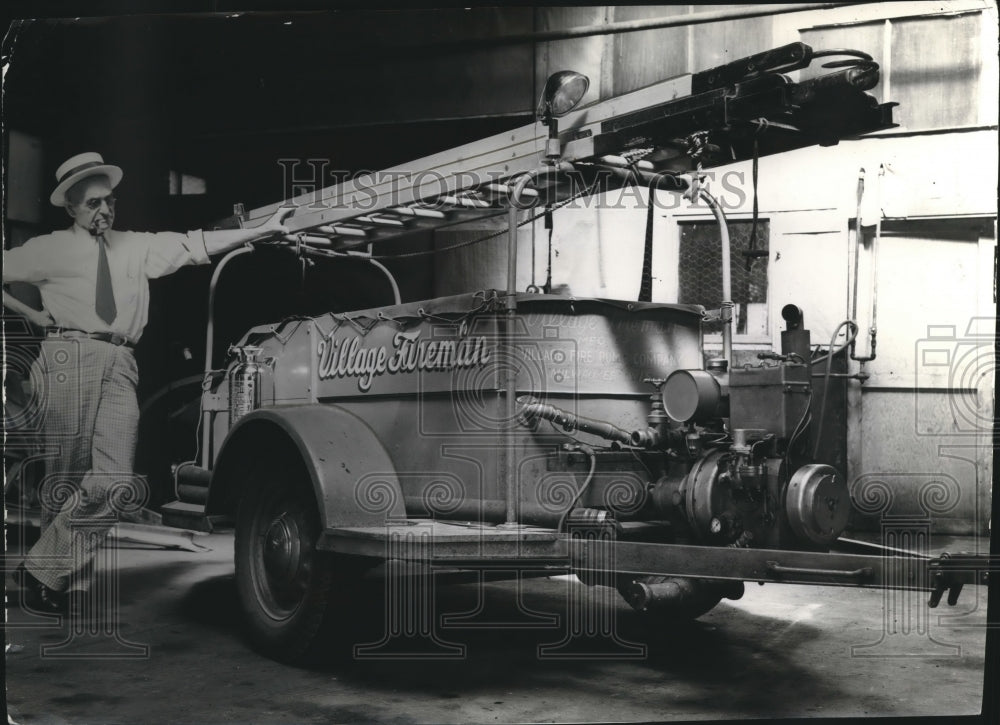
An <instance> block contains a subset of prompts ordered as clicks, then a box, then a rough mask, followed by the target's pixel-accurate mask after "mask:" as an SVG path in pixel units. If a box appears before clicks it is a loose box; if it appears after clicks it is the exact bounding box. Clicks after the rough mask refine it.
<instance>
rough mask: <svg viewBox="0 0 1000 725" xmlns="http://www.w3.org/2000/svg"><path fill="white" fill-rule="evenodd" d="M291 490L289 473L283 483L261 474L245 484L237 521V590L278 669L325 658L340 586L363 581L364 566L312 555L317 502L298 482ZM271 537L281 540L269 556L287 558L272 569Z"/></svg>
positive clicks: (256, 640) (255, 637) (252, 632)
mask: <svg viewBox="0 0 1000 725" xmlns="http://www.w3.org/2000/svg"><path fill="white" fill-rule="evenodd" d="M282 478H285V481H282ZM290 483H291V485H288V482H287V472H286V475H285V477H280V476H271V475H267V474H266V473H265V472H261V473H260V474H259V475H257V476H255V477H254V479H253V480H251V481H248V486H247V488H246V493H245V495H244V496H243V497H242V498H241V500H240V503H239V507H238V510H237V515H236V541H235V547H234V548H235V562H236V586H237V591H238V594H239V600H240V605H241V608H242V610H243V615H244V619H245V621H246V624H247V628H248V634H249V636H250V640H251V642H252V643H253V645H254V647H255V648H257V649H258V650H259V651H260V652H262V653H263V654H265V655H267V656H268V657H271V658H273V659H276V660H279V661H281V662H286V663H289V664H306V663H310V662H314V661H316V660H317V659H319V658H320V655H321V654H322V653H321V650H320V647H319V645H320V644H322V643H323V641H324V640H325V639H326V635H327V634H328V633H329V632H330V631H331V629H332V627H333V625H334V619H335V617H336V612H337V610H338V608H339V607H338V600H341V601H342V600H343V597H344V596H346V591H345V589H346V587H345V586H344V585H345V584H351V583H353V582H354V581H356V579H357V578H360V576H361V575H363V573H364V569H365V568H366V567H364V566H362V565H361V564H360V563H359V562H357V561H355V560H352V559H350V558H349V557H338V556H335V555H332V554H329V553H327V552H321V551H317V550H316V542H317V540H318V538H319V534H320V522H319V514H318V512H317V509H316V502H315V498H314V496H313V493H312V491H311V490H310V489H309V487H308V486H307V485H304V484H303V483H302V478H301V477H299V480H297V481H295V480H293V481H292V482H290ZM269 534H270V535H271V540H272V541H274V540H280V542H279V545H278V546H277V547H272V550H274V549H275V548H276V549H282V548H283V549H284V550H285V552H286V554H287V555H286V556H285V557H284V560H283V561H282V557H281V556H280V555H279V556H277V557H275V556H273V555H272V556H271V558H270V561H271V562H272V565H271V566H270V568H269V567H268V564H267V563H266V562H267V561H268V558H267V557H266V546H267V541H268V536H269ZM289 552H290V553H289ZM275 559H277V560H278V561H279V565H278V566H277V568H278V569H279V571H278V572H277V573H275V568H276V566H275V565H274V563H273V562H274V561H275ZM280 564H284V565H285V566H284V568H283V570H282V567H281V566H280Z"/></svg>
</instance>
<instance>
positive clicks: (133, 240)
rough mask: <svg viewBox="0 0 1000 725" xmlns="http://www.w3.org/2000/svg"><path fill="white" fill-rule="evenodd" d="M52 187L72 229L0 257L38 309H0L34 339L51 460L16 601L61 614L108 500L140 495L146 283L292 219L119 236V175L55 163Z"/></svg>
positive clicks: (93, 162)
mask: <svg viewBox="0 0 1000 725" xmlns="http://www.w3.org/2000/svg"><path fill="white" fill-rule="evenodd" d="M56 179H57V182H58V183H57V186H56V188H55V190H54V191H53V192H52V195H51V196H50V197H49V201H50V202H51V203H52V204H54V205H55V206H61V207H65V209H66V211H67V213H68V214H69V216H70V218H71V219H72V220H73V223H72V225H71V226H70V227H69V228H68V229H63V230H60V231H57V232H53V233H52V234H46V235H43V236H39V237H35V238H33V239H30V240H29V241H28V242H26V243H25V244H24V245H22V246H20V247H17V248H15V249H12V250H10V251H7V252H5V253H4V260H3V261H4V264H3V282H4V283H5V284H6V283H8V282H29V283H32V284H34V285H36V286H37V287H38V289H39V292H40V293H41V299H42V303H43V307H44V309H43V310H41V311H39V310H34V309H32V308H30V307H28V306H27V305H24V304H22V303H20V302H19V301H18V300H16V299H15V298H13V297H11V296H10V295H8V294H7V292H6V291H5V292H4V294H3V298H4V305H5V306H7V307H10V308H11V309H13V310H14V311H16V312H20V313H22V314H24V315H25V316H27V317H28V318H29V319H30V320H31V321H32V322H35V323H36V324H39V325H40V326H41V327H43V328H44V330H45V337H44V339H43V341H42V349H41V353H40V355H39V359H38V361H37V363H36V372H37V373H38V374H37V375H33V376H32V377H33V378H34V379H36V380H40V381H42V385H41V386H40V387H41V388H42V389H41V390H38V391H35V395H36V400H39V401H40V402H39V405H41V406H44V421H45V422H44V426H43V434H44V438H43V441H44V443H45V444H46V445H49V446H53V447H54V449H58V452H57V453H56V454H55V455H54V457H53V458H50V459H49V460H50V461H51V462H52V465H50V466H49V471H48V473H47V475H46V478H45V482H44V483H43V485H42V487H41V491H40V494H41V496H40V497H41V499H42V534H41V538H40V539H39V540H38V542H37V543H36V544H35V545H34V546H33V547H32V548H31V550H30V551H29V552H28V553H27V555H26V557H25V561H24V563H23V564H22V565H21V566H20V567H19V568H18V574H19V576H20V580H21V581H20V583H21V585H22V588H23V591H24V601H25V603H26V604H27V605H28V606H29V607H30V608H32V609H35V610H38V611H42V612H49V613H56V612H62V611H65V610H66V609H67V607H68V604H69V597H68V596H67V593H68V592H70V591H71V590H72V591H86V590H87V589H88V587H89V584H90V577H91V570H92V562H93V559H94V555H95V553H96V551H97V549H98V548H99V547H100V546H101V545H102V543H103V540H104V537H105V535H106V534H107V532H108V530H109V529H110V523H109V522H111V521H113V520H114V515H115V510H116V509H115V506H116V501H115V497H116V496H118V497H119V498H121V499H125V500H128V499H130V498H135V497H136V496H141V493H140V492H139V490H138V489H137V488H136V485H137V484H136V481H135V478H134V476H133V471H132V464H133V459H134V456H135V443H136V433H137V430H138V422H139V408H138V405H137V402H136V386H137V383H138V371H137V369H136V362H135V357H134V356H133V353H132V349H133V347H134V346H135V344H136V343H137V342H138V341H139V338H140V337H141V336H142V331H143V328H144V327H145V326H146V322H147V319H148V312H149V280H150V279H154V278H157V277H162V276H164V275H168V274H170V273H172V272H175V271H176V270H177V269H179V268H180V267H183V266H185V265H188V264H207V263H208V262H209V256H210V255H213V254H217V253H220V252H225V251H228V250H230V249H232V248H235V247H238V246H239V245H241V244H245V243H247V242H252V241H255V240H259V239H264V238H266V237H270V236H273V235H276V234H283V233H287V231H288V230H287V228H286V227H285V226H284V224H283V221H284V219H285V217H286V216H287V215H288V214H289V213H290V212H291V209H288V208H285V209H280V210H279V211H278V212H276V213H275V214H274V216H272V217H271V218H270V219H268V220H267V221H266V222H264V223H263V224H261V225H260V226H257V227H254V228H251V229H227V230H219V231H193V232H188V233H187V234H177V233H157V234H151V233H140V232H124V231H117V230H114V229H113V228H112V226H113V223H114V218H115V197H114V195H113V193H112V191H113V189H114V188H115V187H116V186H117V185H118V183H119V182H120V181H121V179H122V170H121V169H120V168H119V167H117V166H113V165H111V164H106V163H104V159H103V158H102V157H101V155H100V154H97V153H83V154H78V155H77V156H74V157H73V158H71V159H69V160H68V161H66V162H65V163H64V164H62V165H61V166H60V167H59V168H58V169H57V170H56ZM129 487H131V490H129ZM119 504H120V502H119ZM81 534H82V535H81Z"/></svg>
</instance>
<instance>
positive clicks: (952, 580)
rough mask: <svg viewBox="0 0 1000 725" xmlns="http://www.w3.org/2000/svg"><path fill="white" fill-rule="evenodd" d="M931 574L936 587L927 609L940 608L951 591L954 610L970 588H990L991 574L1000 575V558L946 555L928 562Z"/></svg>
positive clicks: (966, 554)
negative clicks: (963, 593)
mask: <svg viewBox="0 0 1000 725" xmlns="http://www.w3.org/2000/svg"><path fill="white" fill-rule="evenodd" d="M927 571H928V573H929V574H930V579H931V583H932V584H933V586H934V589H933V590H932V591H931V595H930V598H929V599H928V600H927V606H928V607H930V608H932V609H933V608H934V607H936V606H937V605H938V604H940V603H941V597H942V596H944V593H945V592H946V591H947V592H948V605H949V606H952V607H953V606H955V604H956V603H957V602H958V597H959V595H960V594H961V593H962V587H964V586H965V585H966V584H983V585H986V584H988V583H989V577H990V572H991V571H997V572H1000V558H998V557H991V556H989V555H988V554H970V553H964V552H963V553H959V554H948V553H944V554H941V556H939V557H938V558H937V559H931V560H930V561H928V562H927Z"/></svg>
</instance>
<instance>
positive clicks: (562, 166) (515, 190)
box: [510, 161, 575, 209]
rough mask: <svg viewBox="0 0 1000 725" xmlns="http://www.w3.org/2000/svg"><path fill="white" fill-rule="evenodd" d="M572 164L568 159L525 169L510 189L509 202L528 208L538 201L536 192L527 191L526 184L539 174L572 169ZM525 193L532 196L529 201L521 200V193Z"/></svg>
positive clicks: (543, 174)
mask: <svg viewBox="0 0 1000 725" xmlns="http://www.w3.org/2000/svg"><path fill="white" fill-rule="evenodd" d="M574 168H575V167H574V166H573V164H571V163H569V162H568V161H557V162H556V163H554V164H546V165H545V166H539V167H538V168H536V169H532V170H531V171H526V172H524V173H523V174H521V175H520V176H519V177H518V179H517V181H516V182H515V183H514V186H513V187H512V188H511V190H510V204H511V206H514V207H517V208H519V209H530V208H531V207H533V206H535V204H537V203H538V192H537V191H536V192H535V193H534V194H529V193H527V186H528V184H529V183H531V182H533V181H535V180H536V179H537V178H538V177H539V176H546V175H548V174H557V173H559V172H562V171H573V170H574ZM522 194H526V195H528V196H531V197H533V199H532V200H531V201H530V202H527V203H526V202H523V201H522V200H521V195H522Z"/></svg>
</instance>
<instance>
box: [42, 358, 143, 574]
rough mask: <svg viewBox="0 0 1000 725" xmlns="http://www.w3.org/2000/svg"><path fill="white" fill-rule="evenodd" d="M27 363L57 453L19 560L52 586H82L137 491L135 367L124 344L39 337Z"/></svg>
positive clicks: (48, 443)
mask: <svg viewBox="0 0 1000 725" xmlns="http://www.w3.org/2000/svg"><path fill="white" fill-rule="evenodd" d="M35 365H36V370H35V371H34V373H35V374H34V375H33V376H32V377H33V379H34V380H36V381H39V382H40V383H41V385H42V390H40V391H39V394H40V396H41V399H40V400H39V404H40V405H41V406H43V407H44V411H45V413H44V424H43V443H44V445H45V447H46V448H48V449H50V450H58V454H57V456H56V457H55V459H54V462H53V464H52V465H50V466H49V467H48V469H47V472H46V475H45V478H44V480H43V481H42V483H41V486H40V488H39V499H40V501H41V505H42V535H41V538H40V539H39V540H38V542H37V543H36V544H35V545H34V546H33V547H32V548H31V550H30V551H29V552H28V555H27V557H26V558H25V566H26V567H27V569H28V570H29V571H30V572H31V573H32V574H33V575H34V576H35V577H37V578H38V579H39V581H41V582H42V583H43V584H45V585H46V586H48V587H50V588H52V589H55V590H57V591H66V590H67V589H70V588H72V589H87V588H88V587H89V580H90V576H91V573H92V572H91V570H92V563H93V560H94V556H95V554H96V552H97V550H98V549H99V548H100V547H101V545H102V544H103V543H104V539H105V538H106V536H107V533H108V531H109V530H110V528H111V526H112V525H113V524H114V523H115V520H116V514H117V513H118V512H120V511H121V510H122V508H121V507H122V506H123V505H125V506H128V505H131V504H132V503H134V502H135V501H136V500H137V499H141V498H143V496H142V491H143V490H144V482H143V481H142V480H141V479H139V478H137V477H136V476H135V475H134V473H133V469H132V466H133V462H134V459H135V443H136V435H137V432H138V426H139V406H138V403H137V402H136V386H137V384H138V381H139V374H138V368H137V367H136V363H135V357H134V356H133V354H132V351H131V350H130V349H128V348H126V347H123V346H118V345H111V344H109V343H106V342H101V341H99V340H88V339H56V338H50V339H46V340H44V341H43V342H42V350H41V354H40V355H39V357H38V361H37V362H36V363H35ZM50 460H52V459H50ZM123 502H124V503H123Z"/></svg>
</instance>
